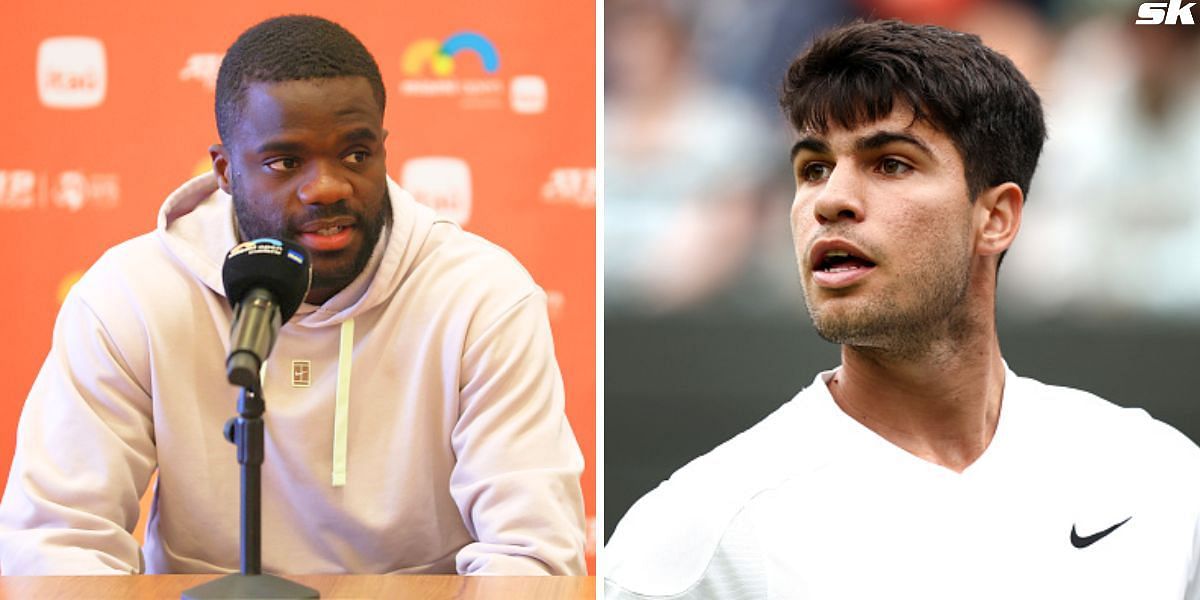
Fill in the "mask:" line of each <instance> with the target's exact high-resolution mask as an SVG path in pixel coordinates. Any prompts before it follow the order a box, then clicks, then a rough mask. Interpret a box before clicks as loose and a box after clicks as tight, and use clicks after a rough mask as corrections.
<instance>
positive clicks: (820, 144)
mask: <svg viewBox="0 0 1200 600" xmlns="http://www.w3.org/2000/svg"><path fill="white" fill-rule="evenodd" d="M801 150H808V151H809V152H814V153H816V154H829V144H826V143H825V142H824V141H823V140H819V139H817V138H815V137H812V136H808V137H805V138H802V139H801V140H800V141H798V142H796V143H795V144H792V162H796V155H797V154H800V151H801Z"/></svg>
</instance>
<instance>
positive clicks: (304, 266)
mask: <svg viewBox="0 0 1200 600" xmlns="http://www.w3.org/2000/svg"><path fill="white" fill-rule="evenodd" d="M221 281H222V282H223V283H224V284H225V297H227V298H229V304H231V305H234V306H236V305H237V304H238V303H239V302H241V301H242V298H244V297H245V296H246V294H247V293H248V292H249V291H250V290H252V289H254V288H263V289H265V290H267V291H268V292H271V294H272V295H273V296H275V300H276V301H277V302H279V313H280V314H279V317H280V319H281V322H283V323H286V322H287V320H288V319H290V318H292V315H294V314H296V309H298V308H300V303H301V302H303V301H304V297H305V296H307V295H308V287H309V285H311V284H312V262H311V261H310V260H309V258H308V252H306V251H305V250H304V248H303V247H301V246H298V245H296V244H293V243H291V242H285V241H280V240H276V239H272V238H259V239H257V240H253V241H250V242H243V243H241V244H238V245H236V246H234V247H233V249H232V250H230V251H229V254H227V255H225V264H224V266H222V267H221Z"/></svg>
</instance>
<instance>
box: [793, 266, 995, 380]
mask: <svg viewBox="0 0 1200 600" xmlns="http://www.w3.org/2000/svg"><path fill="white" fill-rule="evenodd" d="M931 254H932V253H931ZM938 255H939V256H947V255H949V256H952V257H951V258H949V259H945V260H938V259H931V260H924V261H921V262H919V263H918V264H917V265H915V266H916V269H914V270H913V271H912V272H910V273H909V274H908V275H906V276H904V277H903V278H902V279H900V280H899V281H898V283H899V284H900V285H901V286H906V287H907V288H908V289H895V288H893V289H888V290H885V291H884V292H877V293H875V294H873V295H871V296H869V297H866V298H862V299H861V300H859V301H855V302H848V301H847V299H836V302H837V303H839V304H843V305H844V306H829V301H828V300H827V301H826V302H825V306H819V305H815V304H814V302H813V301H812V298H811V295H810V293H809V289H808V287H807V286H802V287H803V289H804V300H805V303H806V304H807V306H808V312H809V316H810V317H811V318H812V321H813V327H814V328H815V329H816V330H817V334H818V335H820V336H821V337H822V338H824V339H825V340H826V341H829V342H833V343H835V344H844V345H848V346H855V347H860V348H875V349H879V350H882V351H885V352H886V353H888V354H890V355H892V356H895V357H897V358H916V357H919V356H922V355H924V354H926V353H928V352H930V351H931V350H933V349H934V347H935V342H936V341H937V340H939V339H959V338H961V337H963V336H965V335H966V333H967V332H968V331H969V329H970V327H969V324H968V321H969V320H968V317H967V315H966V313H965V311H966V306H967V303H966V298H967V293H968V290H969V288H970V281H971V272H970V256H969V254H968V253H966V252H957V251H954V252H950V253H948V254H938ZM925 256H930V254H926V255H925ZM856 300H857V299H856Z"/></svg>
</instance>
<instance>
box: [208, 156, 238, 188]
mask: <svg viewBox="0 0 1200 600" xmlns="http://www.w3.org/2000/svg"><path fill="white" fill-rule="evenodd" d="M208 155H209V156H211V157H212V166H213V174H214V175H216V176H217V185H219V186H221V191H222V192H225V193H226V194H229V195H233V184H232V183H230V178H231V177H233V170H232V169H233V166H232V165H230V162H229V149H228V148H226V147H225V146H223V145H221V144H213V145H211V146H209V147H208Z"/></svg>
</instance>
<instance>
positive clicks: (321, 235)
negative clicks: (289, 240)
mask: <svg viewBox="0 0 1200 600" xmlns="http://www.w3.org/2000/svg"><path fill="white" fill-rule="evenodd" d="M355 225H356V222H355V220H354V218H353V217H335V218H332V219H318V220H315V221H309V222H307V223H305V224H304V225H302V226H301V227H300V228H299V235H298V236H297V238H298V240H299V242H300V243H301V244H304V246H305V247H307V248H309V249H310V250H316V251H319V252H333V251H337V250H342V249H344V248H346V247H347V246H349V245H350V243H351V242H353V241H354V234H355V231H356V230H357V227H355Z"/></svg>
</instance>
